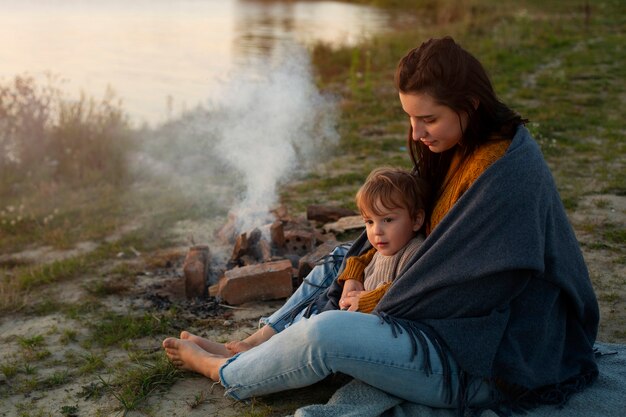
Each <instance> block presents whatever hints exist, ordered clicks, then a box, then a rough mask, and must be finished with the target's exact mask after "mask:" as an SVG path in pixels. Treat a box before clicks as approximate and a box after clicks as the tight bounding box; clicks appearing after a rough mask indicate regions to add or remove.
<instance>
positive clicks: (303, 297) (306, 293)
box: [259, 244, 350, 333]
mask: <svg viewBox="0 0 626 417" xmlns="http://www.w3.org/2000/svg"><path fill="white" fill-rule="evenodd" d="M349 248H350V245H349V244H344V245H340V246H337V247H336V248H335V249H334V250H333V251H332V252H331V253H330V255H329V256H327V257H326V258H325V259H324V260H323V261H322V262H320V263H319V264H318V265H316V266H315V267H314V268H313V270H312V271H311V272H309V275H307V277H306V278H305V279H304V281H303V282H302V285H300V287H298V289H297V290H296V291H295V292H294V293H293V294H292V295H291V297H289V299H288V300H287V302H286V303H285V304H284V305H283V306H282V307H281V308H279V309H278V310H277V311H276V312H274V313H273V314H272V315H271V316H269V317H263V318H261V320H260V323H259V324H266V325H268V326H270V327H271V328H272V329H274V330H275V331H276V332H277V333H279V332H282V331H283V330H285V328H287V327H288V326H289V325H290V324H291V323H294V322H296V321H298V320H300V319H301V318H302V316H303V314H304V310H305V308H306V306H308V305H309V303H310V302H311V301H312V300H313V299H315V298H316V297H317V296H318V295H319V294H320V293H321V292H322V291H324V290H325V289H326V288H327V287H328V286H329V285H330V284H331V283H332V282H333V280H334V279H335V278H336V277H337V272H338V271H339V267H340V266H341V263H342V262H343V258H344V257H345V255H346V253H347V252H348V249H349Z"/></svg>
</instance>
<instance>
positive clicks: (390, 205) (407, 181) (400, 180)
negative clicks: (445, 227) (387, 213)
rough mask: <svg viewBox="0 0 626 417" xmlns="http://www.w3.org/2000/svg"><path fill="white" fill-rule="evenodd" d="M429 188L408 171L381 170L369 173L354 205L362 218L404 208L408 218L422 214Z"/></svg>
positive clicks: (390, 168)
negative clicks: (385, 210)
mask: <svg viewBox="0 0 626 417" xmlns="http://www.w3.org/2000/svg"><path fill="white" fill-rule="evenodd" d="M428 193H429V187H428V184H427V183H426V181H424V180H423V179H421V178H418V177H417V176H416V175H414V174H413V173H411V172H410V171H407V170H404V169H400V168H392V167H382V168H377V169H375V170H373V171H372V172H371V173H370V174H369V175H368V176H367V179H366V180H365V184H363V185H362V186H361V188H360V189H359V191H358V192H357V193H356V205H357V207H358V208H359V211H360V212H361V214H362V215H366V214H374V215H377V216H380V215H381V214H383V212H384V209H387V210H393V209H395V208H405V209H407V210H408V212H409V215H410V216H411V218H416V216H417V215H418V212H419V211H420V210H424V211H426V204H427V202H428Z"/></svg>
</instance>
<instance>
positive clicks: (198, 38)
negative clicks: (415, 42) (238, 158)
mask: <svg viewBox="0 0 626 417" xmlns="http://www.w3.org/2000/svg"><path fill="white" fill-rule="evenodd" d="M0 7H1V13H0V39H2V40H3V42H2V43H3V46H2V48H0V63H1V64H0V80H2V81H3V82H7V81H8V80H11V79H12V78H13V77H14V76H15V75H22V74H29V75H31V76H33V77H35V79H37V80H43V79H45V77H46V74H47V73H50V74H52V75H53V76H55V77H57V78H59V79H60V81H59V83H60V86H61V88H62V90H63V91H64V92H66V93H67V94H68V96H70V97H77V96H78V94H79V92H80V91H83V92H85V93H86V95H87V96H90V97H95V98H102V97H103V96H104V94H105V91H106V90H107V87H110V88H112V89H113V91H114V92H115V94H116V96H117V97H119V98H121V99H122V102H123V107H124V109H125V110H126V111H127V112H128V113H129V115H130V116H131V120H133V122H134V123H135V124H140V123H144V122H147V123H149V124H152V125H154V124H158V123H159V122H162V121H164V120H166V119H167V118H169V117H173V116H175V115H177V114H179V113H181V112H182V111H184V110H185V109H190V108H193V107H195V106H196V105H197V104H199V103H203V102H205V101H206V100H208V99H210V98H211V96H212V94H213V91H214V90H215V86H216V84H217V83H219V82H220V81H221V80H223V79H227V78H228V77H229V74H231V73H232V71H233V70H238V71H240V70H241V69H242V68H244V69H246V70H247V71H251V72H254V70H255V68H254V67H255V65H263V64H259V63H260V62H264V61H262V60H261V59H268V58H269V59H270V60H271V59H272V57H275V56H278V55H280V53H281V52H280V51H282V50H283V47H284V46H285V45H287V44H289V45H291V44H294V43H295V44H296V45H301V46H302V47H306V46H310V45H312V44H313V43H314V42H317V41H324V42H328V43H330V44H333V45H341V44H353V43H355V42H356V41H358V40H359V39H360V38H361V37H367V36H369V35H371V34H373V33H377V32H380V31H383V30H385V29H386V28H387V27H389V26H390V19H391V18H390V16H388V15H387V14H386V13H385V12H383V11H381V10H378V9H375V8H371V7H365V6H358V5H351V4H346V3H341V2H335V1H302V2H298V1H291V2H286V1H258V0H256V1H255V0H123V1H122V0H0Z"/></svg>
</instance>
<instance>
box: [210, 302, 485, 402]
mask: <svg viewBox="0 0 626 417" xmlns="http://www.w3.org/2000/svg"><path fill="white" fill-rule="evenodd" d="M427 343H428V346H429V352H428V355H429V358H430V363H431V372H430V373H427V372H425V370H424V369H423V359H424V355H425V352H424V351H423V349H422V348H421V346H420V344H419V343H418V344H417V355H416V357H414V358H413V359H411V357H412V351H413V344H412V341H411V338H410V336H409V335H407V333H406V332H403V333H401V334H398V335H397V337H396V338H394V337H393V335H392V330H391V327H390V326H389V325H387V324H384V323H381V320H380V318H379V317H377V316H375V315H372V314H363V313H353V312H346V311H327V312H324V313H322V314H319V315H317V316H314V317H312V318H310V319H302V320H300V321H299V322H298V323H295V324H294V325H293V326H290V327H289V328H287V329H285V330H284V331H283V332H281V333H279V334H277V335H276V336H274V337H273V338H271V339H270V340H268V341H267V342H265V343H264V344H262V345H260V346H258V347H256V348H254V349H251V350H249V351H247V352H243V353H241V354H238V355H236V356H234V357H232V358H228V359H225V358H222V359H221V361H213V363H212V364H210V365H209V366H221V368H220V369H219V379H220V381H221V383H222V385H224V387H226V393H227V394H229V395H231V396H232V397H234V398H236V399H244V398H249V397H252V396H258V395H264V394H269V393H273V392H278V391H283V390H287V389H293V388H299V387H303V386H307V385H311V384H313V383H315V382H317V381H320V380H322V379H324V378H325V377H326V376H328V375H330V374H332V373H337V372H341V373H344V374H347V375H350V376H352V377H354V378H356V379H359V380H361V381H363V382H365V383H367V384H369V385H372V386H374V387H377V388H379V389H381V390H383V391H386V392H388V393H390V394H393V395H396V396H398V397H400V398H404V399H406V400H409V401H412V402H416V403H419V404H424V405H429V406H433V407H453V406H454V404H456V394H457V388H458V384H459V382H458V381H459V377H458V372H459V371H458V367H457V365H456V363H455V362H454V360H453V359H452V358H447V360H449V363H450V367H451V388H452V391H451V392H449V391H447V388H448V387H449V386H448V387H447V385H446V381H445V378H444V372H443V369H444V367H443V364H442V361H441V359H440V358H439V356H438V355H437V353H436V352H435V349H434V347H433V345H432V344H431V343H430V341H428V342H427ZM209 373H210V374H211V375H215V369H210V372H209ZM468 389H469V390H468V392H470V393H471V399H470V403H471V404H479V403H483V402H486V401H488V400H489V399H490V395H491V389H490V388H489V387H488V386H487V385H484V384H482V386H481V384H477V383H475V384H474V385H473V386H470V387H468ZM447 394H452V398H451V399H452V403H448V402H447V401H446V398H447V397H446V396H447Z"/></svg>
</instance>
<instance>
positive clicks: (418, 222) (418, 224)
mask: <svg viewBox="0 0 626 417" xmlns="http://www.w3.org/2000/svg"><path fill="white" fill-rule="evenodd" d="M425 217H426V213H425V212H424V210H418V211H417V214H416V215H415V220H414V221H413V231H414V232H417V231H418V230H420V229H421V228H422V225H423V224H424V218H425Z"/></svg>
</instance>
